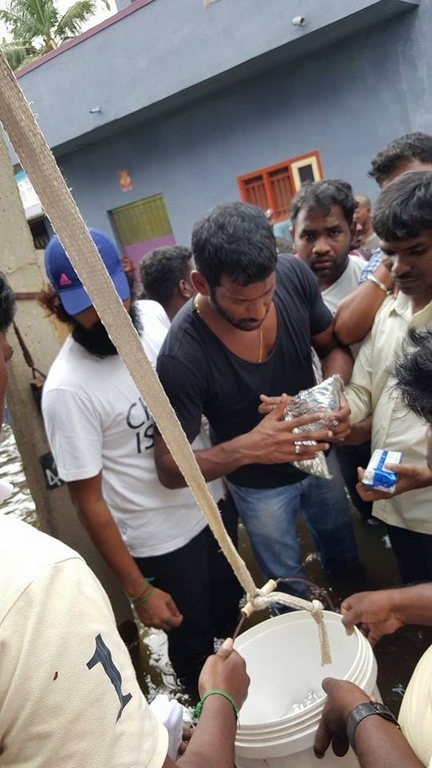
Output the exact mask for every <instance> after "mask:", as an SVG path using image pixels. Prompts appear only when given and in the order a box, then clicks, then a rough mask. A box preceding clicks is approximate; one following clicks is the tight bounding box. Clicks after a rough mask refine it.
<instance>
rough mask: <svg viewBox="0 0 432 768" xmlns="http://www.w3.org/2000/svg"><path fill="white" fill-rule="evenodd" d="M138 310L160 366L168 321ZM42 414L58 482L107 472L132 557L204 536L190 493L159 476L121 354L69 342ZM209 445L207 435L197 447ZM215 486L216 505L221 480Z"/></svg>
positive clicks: (51, 377)
mask: <svg viewBox="0 0 432 768" xmlns="http://www.w3.org/2000/svg"><path fill="white" fill-rule="evenodd" d="M137 306H138V309H139V311H140V316H141V321H142V324H143V333H142V342H143V346H144V349H145V351H146V353H147V355H148V357H149V359H150V360H151V362H152V363H153V364H154V363H155V361H156V357H157V353H158V351H159V349H160V347H161V345H162V342H163V340H164V338H165V335H166V333H167V331H168V329H169V320H168V318H167V316H166V314H165V311H164V310H163V308H162V307H161V306H160V305H159V304H157V303H156V302H154V301H141V302H137ZM42 409H43V415H44V421H45V428H46V431H47V435H48V440H49V443H50V446H51V450H52V453H53V455H54V458H55V461H56V464H57V467H58V471H59V474H60V477H61V478H62V479H63V480H65V481H66V482H69V481H73V480H82V479H85V478H89V477H94V476H95V475H97V474H99V472H101V470H102V469H103V474H102V492H103V496H104V499H105V501H106V503H107V505H108V507H109V509H110V511H111V513H112V515H113V517H114V518H115V520H116V522H117V525H118V527H119V530H120V533H121V536H122V538H123V540H124V542H125V544H126V546H127V548H128V549H129V551H130V552H131V554H132V555H133V556H134V557H150V556H157V555H161V554H165V553H167V552H172V551H174V550H176V549H179V548H180V547H182V546H184V545H185V544H187V543H188V542H189V541H190V540H191V539H192V538H193V537H194V536H196V535H197V534H198V533H199V532H200V531H201V530H203V528H204V527H205V525H206V521H205V519H204V517H203V515H202V513H201V511H200V510H199V509H198V507H197V505H196V504H195V501H194V500H193V497H192V494H191V492H190V491H189V489H188V488H181V489H178V490H170V489H168V488H165V487H164V486H163V485H161V483H160V482H159V480H158V478H157V474H156V469H155V465H154V458H153V430H154V422H153V419H152V417H151V414H150V413H149V411H148V409H147V407H146V405H145V403H144V402H143V400H142V398H141V396H140V395H139V393H138V390H137V388H136V386H135V384H134V383H133V381H132V379H131V377H130V375H129V373H128V371H127V370H126V368H125V366H124V364H123V362H122V361H121V360H120V358H119V357H117V355H113V356H110V357H106V358H103V359H101V358H98V357H96V356H95V355H92V354H90V353H89V352H87V351H86V350H85V349H84V348H83V347H82V346H81V345H80V344H78V343H77V342H75V341H74V339H73V338H72V337H71V336H70V337H69V338H68V339H67V340H66V342H65V344H64V345H63V347H62V349H61V350H60V352H59V354H58V356H57V357H56V359H55V361H54V363H53V364H52V366H51V369H50V371H49V374H48V378H47V380H46V382H45V385H44V391H43V397H42ZM206 440H207V442H205V441H206ZM208 445H209V442H208V438H206V437H205V436H204V435H203V434H201V435H199V436H198V438H197V440H196V441H195V442H194V446H193V447H194V448H198V449H199V448H204V447H207V446H208ZM209 486H210V490H211V491H212V493H213V495H214V498H215V499H216V501H218V500H219V499H220V498H221V496H222V495H223V488H222V483H221V481H214V482H213V483H209Z"/></svg>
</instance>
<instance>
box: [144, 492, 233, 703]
mask: <svg viewBox="0 0 432 768" xmlns="http://www.w3.org/2000/svg"><path fill="white" fill-rule="evenodd" d="M219 508H220V510H221V514H222V517H223V520H224V524H225V527H226V529H227V531H228V533H229V535H230V536H231V538H232V539H233V542H234V544H235V545H236V546H237V510H236V508H235V505H234V503H233V502H232V499H231V498H228V499H227V500H225V499H224V500H222V501H220V502H219ZM135 561H136V563H137V565H138V567H139V569H140V570H141V572H142V573H143V574H144V576H147V577H153V578H154V582H153V583H154V585H155V586H156V587H158V588H159V589H163V590H165V591H166V592H169V594H170V595H171V596H172V598H173V600H174V602H175V603H176V605H177V608H178V609H179V611H180V612H181V613H182V614H183V617H184V618H183V621H182V623H181V624H180V626H179V627H177V628H176V629H172V630H170V632H168V633H167V635H168V654H169V657H170V660H171V663H172V665H173V667H174V670H175V672H176V675H177V677H178V679H179V681H180V682H181V683H182V684H183V685H184V687H185V688H186V690H188V692H190V693H191V694H192V695H194V694H195V693H196V684H197V680H198V677H199V673H200V671H201V668H202V666H203V664H204V662H205V660H206V658H207V656H209V655H210V654H211V653H213V638H214V637H227V636H230V635H232V634H233V631H234V629H235V626H236V624H237V622H238V620H239V607H238V606H239V600H240V597H241V596H242V594H243V591H242V588H241V586H240V584H239V582H238V581H237V579H236V577H235V576H234V573H233V571H232V569H231V566H230V565H229V564H228V562H227V560H226V558H225V555H223V554H222V552H221V551H220V548H219V545H218V543H217V541H216V539H215V538H214V536H213V534H212V533H211V531H210V529H209V528H208V527H207V528H205V529H204V530H203V531H201V533H199V534H198V535H197V536H195V538H193V539H192V540H191V541H190V542H189V543H188V544H186V545H185V546H184V547H181V548H180V549H177V550H175V551H174V552H169V553H168V554H166V555H158V556H157V557H137V558H135Z"/></svg>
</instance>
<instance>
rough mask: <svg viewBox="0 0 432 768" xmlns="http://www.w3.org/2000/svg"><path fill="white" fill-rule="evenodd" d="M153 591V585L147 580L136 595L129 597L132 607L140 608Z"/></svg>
mask: <svg viewBox="0 0 432 768" xmlns="http://www.w3.org/2000/svg"><path fill="white" fill-rule="evenodd" d="M153 592H154V585H153V584H150V583H149V581H148V580H147V584H146V586H145V587H144V589H143V590H142V592H141V593H140V594H139V595H137V596H136V597H129V602H130V604H131V606H132V607H133V608H140V607H141V606H142V605H145V604H146V602H147V600H148V599H149V597H151V595H152V594H153Z"/></svg>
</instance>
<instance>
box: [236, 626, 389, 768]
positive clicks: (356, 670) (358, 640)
mask: <svg viewBox="0 0 432 768" xmlns="http://www.w3.org/2000/svg"><path fill="white" fill-rule="evenodd" d="M324 615H325V620H326V624H327V629H328V632H329V638H330V648H331V652H332V656H333V660H332V664H331V665H330V666H329V667H321V664H320V649H319V639H318V628H317V625H316V624H315V622H314V620H313V619H312V618H311V616H310V614H309V613H308V612H306V611H295V612H292V613H287V614H283V615H281V616H277V617H275V618H272V619H269V620H267V621H264V622H262V623H261V624H258V625H256V626H254V627H252V628H251V629H250V630H247V631H246V632H244V633H243V634H242V635H240V636H239V637H238V638H237V640H236V642H235V647H236V649H237V650H238V651H239V653H241V654H242V655H244V656H245V658H246V664H247V668H248V673H249V675H250V677H251V687H250V692H249V697H248V700H247V701H246V703H245V705H244V706H243V709H242V712H241V713H240V719H239V729H238V731H237V737H236V755H237V756H238V757H239V758H240V759H242V758H252V759H253V761H255V760H256V759H262V758H266V759H271V758H272V757H275V758H276V757H284V756H286V755H293V754H296V753H299V752H302V751H304V750H309V749H310V748H311V747H312V745H313V742H314V736H315V732H316V729H317V727H318V723H319V720H320V717H321V712H322V709H323V706H324V701H325V696H324V694H323V693H322V695H319V698H318V699H316V700H314V701H312V702H311V703H309V704H306V705H305V706H304V707H303V708H302V709H301V711H285V713H283V712H282V714H279V716H274V711H273V715H272V714H271V706H269V705H270V704H272V699H273V698H274V696H275V695H276V696H277V697H279V698H282V700H283V697H284V696H287V692H289V688H290V680H291V678H290V677H289V678H288V679H287V677H286V675H287V672H286V671H285V672H284V670H283V669H282V668H281V674H280V675H278V674H277V671H278V667H277V662H276V664H275V657H276V658H277V657H278V656H280V658H281V663H282V667H283V664H284V660H285V661H287V662H288V667H289V666H290V665H291V667H292V669H293V677H294V675H295V676H296V678H297V681H296V683H297V691H298V690H299V685H300V689H301V685H302V683H301V682H300V683H299V680H298V678H299V676H300V677H301V676H302V674H303V673H304V672H306V677H308V675H309V679H310V675H311V674H312V675H315V676H316V681H315V680H314V684H313V687H314V689H316V690H317V691H319V693H320V694H321V692H322V689H321V680H322V679H323V678H324V677H327V676H333V677H339V678H341V679H346V680H350V681H351V682H353V683H356V684H357V685H359V686H360V687H361V688H364V689H365V690H366V691H367V692H368V693H372V691H373V689H374V686H375V682H376V673H377V669H376V662H375V658H374V655H373V652H372V648H371V646H370V644H369V643H368V641H367V640H366V638H365V637H364V636H363V635H362V634H361V633H360V632H359V631H358V630H357V629H355V630H354V632H353V634H352V635H351V636H350V637H348V636H347V635H346V633H345V629H344V627H343V625H342V622H341V616H340V615H339V614H336V613H332V612H331V611H325V612H324ZM299 635H301V636H302V637H301V638H299ZM293 640H294V641H295V642H294V643H293ZM281 641H282V642H281ZM290 644H291V645H293V650H294V651H296V653H295V654H294V659H293V658H292V655H291V654H290V653H289V651H288V652H286V653H285V656H284V654H283V653H281V650H282V649H281V645H287V646H290ZM278 648H279V649H280V650H279V653H278ZM303 651H304V654H305V655H304V657H303ZM335 654H336V658H335ZM311 656H313V657H314V658H313V659H312V661H311ZM315 656H316V658H315ZM338 657H343V659H341V658H338ZM317 659H318V661H317ZM266 665H268V666H269V678H266ZM263 670H264V671H263ZM275 670H276V672H275ZM257 672H258V674H257ZM288 672H289V670H288ZM284 675H285V682H284ZM257 677H258V678H259V680H258V683H257V685H254V683H256V678H257ZM263 682H264V686H263V687H261V688H260V685H261V684H262V683H263ZM281 684H282V686H283V687H284V689H283V690H282V691H281V690H280V687H281ZM308 685H309V686H310V682H309V683H308V684H307V685H306V688H305V691H306V692H307V688H308ZM257 686H258V687H257ZM251 695H252V696H253V697H257V696H258V697H259V696H260V695H261V700H260V701H259V702H258V705H257V706H253V707H252V708H251V707H249V710H251V711H252V715H251V711H248V701H249V699H250V697H251ZM297 695H298V694H297ZM282 709H283V707H282ZM260 710H262V712H263V717H262V718H261V720H258V719H257V717H255V715H256V714H257V712H258V714H260ZM311 752H312V750H311ZM312 758H313V765H314V766H315V761H316V758H314V757H313V753H312V757H311V759H312ZM253 761H251V763H250V765H251V766H252V765H254V762H253ZM244 764H245V765H246V764H247V760H246V763H244ZM242 765H243V763H242ZM270 766H271V761H270V763H269V768H270Z"/></svg>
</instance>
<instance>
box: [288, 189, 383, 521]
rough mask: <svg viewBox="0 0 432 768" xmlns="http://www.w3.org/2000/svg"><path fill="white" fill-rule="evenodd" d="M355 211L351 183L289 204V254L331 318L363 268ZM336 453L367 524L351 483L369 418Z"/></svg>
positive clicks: (363, 452)
mask: <svg viewBox="0 0 432 768" xmlns="http://www.w3.org/2000/svg"><path fill="white" fill-rule="evenodd" d="M355 211H356V201H355V198H354V196H353V193H352V189H351V185H350V184H348V183H347V182H346V181H339V180H331V179H329V180H326V181H315V182H313V183H310V184H304V185H303V187H302V188H301V190H300V191H299V192H298V193H297V195H296V196H295V197H294V199H293V201H292V205H291V221H292V236H293V242H294V250H295V252H296V254H297V255H298V256H299V258H300V259H301V260H302V261H304V262H305V264H307V265H308V267H310V269H311V270H312V272H313V273H314V274H315V276H316V278H317V280H318V285H319V287H320V291H321V296H322V298H323V301H324V304H325V305H326V307H328V309H329V310H330V312H331V313H332V315H335V314H336V312H337V309H338V307H339V304H340V303H341V301H342V300H343V299H344V298H345V296H347V295H348V294H349V293H351V291H352V290H354V288H356V286H357V285H358V281H359V276H360V274H361V272H362V269H363V267H364V261H363V260H362V259H359V258H358V257H357V256H353V255H351V254H350V250H351V242H352V238H353V233H354V232H355V227H356V224H355V220H354V214H355ZM353 351H354V350H353ZM354 440H355V444H351V441H354ZM348 443H349V444H348ZM336 450H337V454H338V459H339V463H340V466H341V469H342V474H343V476H344V480H345V483H346V486H347V488H348V491H349V494H350V497H351V500H352V502H353V504H354V506H355V507H356V509H357V510H358V511H359V512H360V514H361V515H362V517H363V519H364V520H367V521H368V520H370V519H371V514H372V504H371V503H370V502H368V501H364V499H362V498H361V496H360V495H359V494H358V492H357V490H356V485H357V467H358V466H359V465H362V466H366V464H367V463H368V461H369V459H370V420H368V421H367V422H366V423H363V424H362V425H357V426H356V429H355V430H352V435H350V437H349V438H348V439H347V441H346V442H344V444H343V445H338V446H337V449H336Z"/></svg>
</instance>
